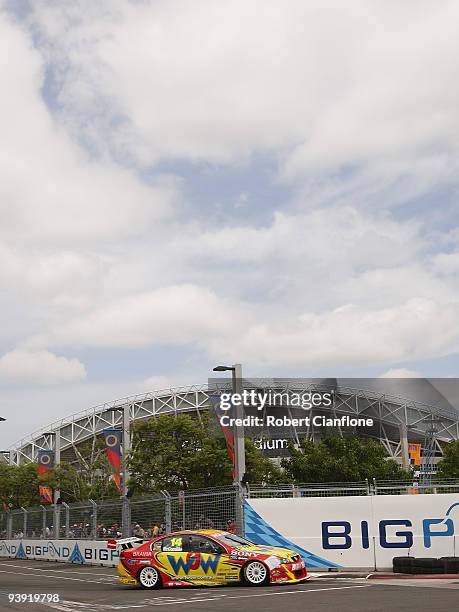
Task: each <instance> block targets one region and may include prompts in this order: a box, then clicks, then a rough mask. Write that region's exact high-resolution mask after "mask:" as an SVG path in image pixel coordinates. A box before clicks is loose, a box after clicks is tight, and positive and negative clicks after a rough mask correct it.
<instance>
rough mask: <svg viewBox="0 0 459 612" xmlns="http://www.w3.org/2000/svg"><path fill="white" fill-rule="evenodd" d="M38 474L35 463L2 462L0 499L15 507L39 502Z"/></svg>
mask: <svg viewBox="0 0 459 612" xmlns="http://www.w3.org/2000/svg"><path fill="white" fill-rule="evenodd" d="M38 482H39V479H38V475H37V468H36V465H35V464H34V463H27V464H24V465H20V466H16V465H7V464H4V463H1V464H0V500H1V501H3V502H4V503H5V504H8V505H10V506H11V507H13V508H19V507H20V506H33V505H37V504H38V503H39V499H40V498H39V494H38Z"/></svg>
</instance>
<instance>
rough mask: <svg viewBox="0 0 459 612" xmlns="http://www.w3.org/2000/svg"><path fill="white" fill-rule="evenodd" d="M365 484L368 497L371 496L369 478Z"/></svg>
mask: <svg viewBox="0 0 459 612" xmlns="http://www.w3.org/2000/svg"><path fill="white" fill-rule="evenodd" d="M365 484H366V485H367V495H370V483H369V482H368V478H365Z"/></svg>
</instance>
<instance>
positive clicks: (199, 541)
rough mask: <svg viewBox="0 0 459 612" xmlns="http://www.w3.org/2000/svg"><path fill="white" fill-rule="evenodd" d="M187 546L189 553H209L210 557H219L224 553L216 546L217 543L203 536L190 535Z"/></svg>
mask: <svg viewBox="0 0 459 612" xmlns="http://www.w3.org/2000/svg"><path fill="white" fill-rule="evenodd" d="M189 545H190V551H191V552H201V553H209V554H211V555H219V554H222V552H224V550H223V548H222V547H221V546H220V545H219V544H217V542H214V541H213V540H210V539H209V538H205V537H203V536H194V535H191V536H190V544H189Z"/></svg>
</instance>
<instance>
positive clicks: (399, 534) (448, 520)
mask: <svg viewBox="0 0 459 612" xmlns="http://www.w3.org/2000/svg"><path fill="white" fill-rule="evenodd" d="M245 534H246V537H247V538H248V539H250V540H252V541H254V542H257V543H259V544H271V545H273V544H277V545H279V546H290V547H292V546H295V547H297V548H298V551H299V552H301V554H302V555H303V557H304V559H305V561H306V564H307V565H308V566H309V567H310V568H311V569H315V568H317V569H319V568H324V567H325V568H326V567H329V568H368V569H387V568H389V567H391V566H392V558H393V557H395V556H405V555H410V556H413V557H443V556H456V555H459V494H454V493H453V494H443V495H435V494H433V495H407V496H400V495H381V496H362V497H342V498H336V497H334V498H333V497H328V498H308V497H295V498H282V497H279V498H258V499H247V500H246V502H245Z"/></svg>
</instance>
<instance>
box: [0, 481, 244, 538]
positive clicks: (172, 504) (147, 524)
mask: <svg viewBox="0 0 459 612" xmlns="http://www.w3.org/2000/svg"><path fill="white" fill-rule="evenodd" d="M242 508H243V491H242V488H241V487H221V488H214V489H203V490H199V491H180V492H178V493H175V494H174V495H171V494H169V493H168V492H167V491H162V492H161V493H160V494H159V495H154V496H148V497H142V498H133V499H128V498H124V499H109V500H107V499H106V500H101V501H97V502H95V501H94V500H91V499H90V500H88V501H86V502H80V503H75V504H65V503H63V504H60V505H56V506H54V505H50V506H38V507H33V508H18V509H14V510H11V511H9V512H2V513H0V539H5V538H6V539H15V538H16V539H20V538H27V539H52V538H53V539H54V538H55V539H83V540H101V539H109V538H117V537H121V536H130V535H135V536H138V537H152V536H155V535H158V534H161V533H167V532H170V531H176V530H180V529H206V528H216V529H225V530H230V531H234V532H237V533H242V532H243V520H242Z"/></svg>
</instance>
